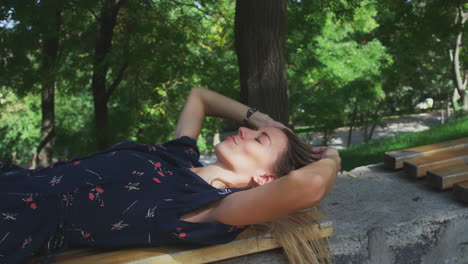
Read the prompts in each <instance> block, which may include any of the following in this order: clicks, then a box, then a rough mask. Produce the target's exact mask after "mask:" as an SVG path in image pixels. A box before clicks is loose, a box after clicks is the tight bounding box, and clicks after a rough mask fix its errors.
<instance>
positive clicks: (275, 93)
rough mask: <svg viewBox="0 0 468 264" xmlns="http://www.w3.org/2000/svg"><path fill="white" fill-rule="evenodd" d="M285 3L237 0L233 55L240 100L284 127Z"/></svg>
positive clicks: (267, 0) (286, 91)
mask: <svg viewBox="0 0 468 264" xmlns="http://www.w3.org/2000/svg"><path fill="white" fill-rule="evenodd" d="M285 35H286V0H277V1H271V0H256V1H251V0H237V1H236V16H235V38H236V53H237V59H238V64H239V71H240V84H241V101H242V102H243V103H245V104H247V105H249V106H251V107H256V108H258V109H259V110H260V111H262V112H264V113H267V114H268V115H270V116H271V117H272V118H274V119H276V120H278V121H280V122H282V123H284V124H288V121H289V110H288V109H289V108H288V107H289V106H288V87H287V72H286V59H285Z"/></svg>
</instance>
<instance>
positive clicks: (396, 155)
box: [384, 138, 468, 169]
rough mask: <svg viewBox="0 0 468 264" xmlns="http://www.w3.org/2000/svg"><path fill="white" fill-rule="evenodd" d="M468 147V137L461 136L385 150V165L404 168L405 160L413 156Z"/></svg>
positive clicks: (390, 167)
mask: <svg viewBox="0 0 468 264" xmlns="http://www.w3.org/2000/svg"><path fill="white" fill-rule="evenodd" d="M462 148H468V138H461V139H456V140H451V141H446V142H442V143H437V144H432V145H425V146H420V147H415V148H408V149H402V150H394V151H389V152H385V154H384V165H385V167H387V168H389V169H401V168H403V162H404V161H406V160H409V159H412V158H416V157H422V156H427V155H430V154H433V153H437V152H444V151H451V150H457V149H462Z"/></svg>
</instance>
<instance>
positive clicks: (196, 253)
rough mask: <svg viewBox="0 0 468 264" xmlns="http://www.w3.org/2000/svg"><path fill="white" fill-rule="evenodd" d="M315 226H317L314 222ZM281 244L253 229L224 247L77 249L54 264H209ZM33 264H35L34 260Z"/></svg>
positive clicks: (324, 229)
mask: <svg viewBox="0 0 468 264" xmlns="http://www.w3.org/2000/svg"><path fill="white" fill-rule="evenodd" d="M311 224H313V225H315V223H311ZM319 228H320V236H321V237H329V236H331V235H332V233H333V227H332V223H331V222H330V221H327V222H322V223H320V225H319ZM279 247H280V245H279V244H277V243H276V241H275V240H274V239H273V238H272V237H271V235H269V234H267V235H262V236H258V234H257V233H256V232H255V231H254V230H251V229H247V230H245V231H244V232H242V233H241V234H240V235H239V236H238V237H237V238H236V240H234V241H232V242H230V243H227V244H222V245H215V246H207V247H188V246H180V247H153V248H129V249H122V250H114V251H104V250H98V249H93V248H89V249H88V248H85V249H74V250H70V251H67V252H64V253H61V254H58V255H57V256H56V257H55V259H54V262H53V263H62V264H88V263H90V264H91V263H92V264H117V263H132V264H140V263H141V264H143V263H145V264H150V263H154V264H169V263H171V264H176V263H177V264H181V263H191V264H197V263H209V262H214V261H220V260H225V259H229V258H234V257H239V256H244V255H248V254H252V253H258V252H263V251H267V250H271V249H275V248H279ZM30 263H34V259H33V260H31V262H30Z"/></svg>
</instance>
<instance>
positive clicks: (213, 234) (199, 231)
mask: <svg viewBox="0 0 468 264" xmlns="http://www.w3.org/2000/svg"><path fill="white" fill-rule="evenodd" d="M237 191H242V189H236V188H225V189H215V188H213V190H210V191H207V192H203V193H197V194H192V195H191V196H186V197H185V198H184V200H186V201H180V202H184V203H185V204H186V206H184V207H183V208H180V209H181V210H178V211H179V212H178V213H177V214H175V215H174V217H175V218H176V219H174V220H175V221H174V222H173V223H174V224H173V225H172V228H171V229H172V230H171V231H170V232H171V233H172V238H173V242H174V244H185V243H187V244H197V245H216V244H225V243H228V242H230V241H232V240H234V239H235V238H236V237H237V235H239V234H240V233H241V232H242V231H244V230H245V229H246V228H247V227H248V226H231V225H226V224H222V223H216V222H206V223H193V222H187V221H183V220H180V216H181V215H182V214H184V213H185V212H188V211H191V210H194V209H196V208H199V207H201V206H203V205H205V204H208V203H210V202H213V201H216V200H219V199H222V198H224V197H226V196H228V195H229V194H232V193H234V192H237Z"/></svg>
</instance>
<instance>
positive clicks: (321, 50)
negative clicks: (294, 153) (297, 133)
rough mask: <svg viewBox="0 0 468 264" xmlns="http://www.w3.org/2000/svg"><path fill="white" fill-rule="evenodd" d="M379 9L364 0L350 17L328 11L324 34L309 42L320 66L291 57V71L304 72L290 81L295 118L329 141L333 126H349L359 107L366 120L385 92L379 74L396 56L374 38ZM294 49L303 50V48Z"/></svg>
mask: <svg viewBox="0 0 468 264" xmlns="http://www.w3.org/2000/svg"><path fill="white" fill-rule="evenodd" d="M376 13H377V11H376V9H375V5H374V4H373V1H363V2H361V4H360V6H359V7H358V8H356V9H355V10H354V15H353V16H352V18H351V20H350V21H343V20H339V19H337V16H336V14H334V13H332V12H328V13H327V14H326V15H325V17H324V18H323V23H324V24H323V27H322V29H321V33H320V34H318V35H316V36H315V37H314V38H313V42H312V43H314V45H310V46H308V47H307V49H309V50H311V51H309V52H308V53H309V54H314V55H315V59H316V60H317V62H318V63H316V65H320V66H318V67H311V65H308V64H307V61H305V62H302V61H300V60H296V61H293V62H291V64H292V66H291V67H290V68H291V69H293V70H290V74H291V75H292V76H294V77H296V76H301V77H302V78H301V80H300V81H299V82H293V81H291V84H290V89H291V94H292V105H293V109H297V111H296V112H295V113H294V119H295V120H300V121H301V122H305V125H313V126H314V127H315V129H316V131H321V132H323V133H324V135H325V138H324V143H325V144H327V143H328V142H329V140H330V139H331V134H332V133H333V131H334V129H335V128H338V127H341V126H345V125H346V124H347V123H348V122H349V120H350V119H351V118H352V117H351V116H350V115H351V114H352V113H355V111H357V114H359V115H361V116H363V118H362V119H363V122H361V123H365V122H366V120H367V119H370V118H371V117H370V116H371V113H374V112H375V111H376V107H377V105H378V102H379V101H381V100H382V99H383V98H384V97H385V94H384V92H383V90H382V83H381V80H380V79H379V77H380V75H381V72H382V69H383V68H385V67H387V65H388V64H390V63H391V58H390V56H389V55H388V54H386V49H385V48H384V47H383V45H382V44H381V43H380V42H379V41H378V40H377V39H369V34H371V32H372V31H373V30H375V28H376V27H377V26H378V24H377V23H376V21H375V20H374V19H373V17H374V16H375V15H376ZM293 34H294V33H293ZM309 41H310V40H309ZM294 52H297V53H299V54H302V53H304V48H302V47H298V48H296V50H295V51H293V53H294ZM306 98H307V100H305V99H306ZM356 107H357V108H356Z"/></svg>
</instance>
